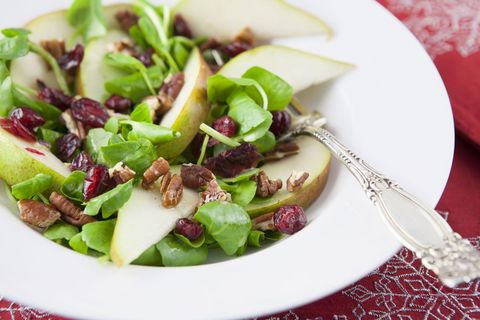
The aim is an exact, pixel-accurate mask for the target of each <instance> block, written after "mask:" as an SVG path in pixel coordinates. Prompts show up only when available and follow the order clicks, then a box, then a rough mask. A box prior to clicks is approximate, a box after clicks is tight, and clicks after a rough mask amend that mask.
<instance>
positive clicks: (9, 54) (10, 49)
mask: <svg viewBox="0 0 480 320" xmlns="http://www.w3.org/2000/svg"><path fill="white" fill-rule="evenodd" d="M12 30H14V29H7V30H2V33H3V35H4V36H5V37H4V38H2V39H0V60H3V61H8V60H15V59H18V58H20V57H23V56H26V55H27V54H28V53H29V52H30V45H29V41H28V34H24V33H15V32H10V31H12Z"/></svg>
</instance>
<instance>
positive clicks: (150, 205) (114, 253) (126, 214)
mask: <svg viewBox="0 0 480 320" xmlns="http://www.w3.org/2000/svg"><path fill="white" fill-rule="evenodd" d="M198 200H199V196H198V193H197V192H195V191H192V190H189V189H186V188H185V189H184V190H183V196H182V200H181V201H180V202H179V204H178V205H177V206H176V207H175V208H170V209H167V208H165V207H163V205H162V197H161V194H160V193H159V191H158V188H155V189H154V190H144V189H141V188H135V189H134V190H133V192H132V196H131V197H130V200H129V201H128V202H127V203H126V204H125V205H124V206H123V208H121V209H120V210H119V211H118V218H117V224H116V225H115V231H114V233H113V238H112V246H111V249H110V256H111V258H112V261H113V262H114V263H115V264H116V265H117V266H124V265H127V264H129V263H131V262H132V261H133V260H135V259H136V258H138V257H139V256H140V255H141V254H142V253H143V252H144V251H145V250H147V249H148V248H149V247H150V246H152V245H154V244H155V243H157V242H158V241H160V240H162V239H163V238H164V237H165V236H166V235H167V234H168V233H170V231H172V230H173V228H174V227H175V223H176V221H177V220H178V219H181V218H186V217H188V216H190V215H192V214H193V213H194V211H195V209H196V208H197V205H198Z"/></svg>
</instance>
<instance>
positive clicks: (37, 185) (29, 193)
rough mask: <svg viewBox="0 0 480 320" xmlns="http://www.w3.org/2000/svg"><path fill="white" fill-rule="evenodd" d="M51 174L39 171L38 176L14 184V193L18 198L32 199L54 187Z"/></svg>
mask: <svg viewBox="0 0 480 320" xmlns="http://www.w3.org/2000/svg"><path fill="white" fill-rule="evenodd" d="M52 184H53V178H52V176H51V175H48V174H44V173H39V174H37V175H36V176H34V177H32V178H30V179H28V180H25V181H23V182H20V183H17V184H15V185H13V186H12V194H13V196H14V197H15V198H17V199H18V200H22V199H31V198H33V197H34V196H36V195H37V194H40V193H42V192H44V191H46V190H48V189H50V188H51V187H52Z"/></svg>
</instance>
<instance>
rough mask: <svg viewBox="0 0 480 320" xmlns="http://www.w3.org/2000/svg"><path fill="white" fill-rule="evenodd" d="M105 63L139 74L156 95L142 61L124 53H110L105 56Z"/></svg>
mask: <svg viewBox="0 0 480 320" xmlns="http://www.w3.org/2000/svg"><path fill="white" fill-rule="evenodd" d="M105 61H106V62H107V64H109V65H111V66H113V67H116V68H119V69H122V70H124V71H127V72H131V73H133V72H139V73H140V74H141V76H142V78H143V81H145V84H146V85H147V88H148V90H149V91H150V93H151V94H152V95H155V90H154V89H153V85H152V82H151V81H150V78H149V77H148V73H147V67H145V65H144V64H143V63H142V62H141V61H140V60H138V59H137V58H134V57H132V56H129V55H127V54H123V53H109V54H107V55H106V56H105Z"/></svg>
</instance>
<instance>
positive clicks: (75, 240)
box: [68, 232, 88, 254]
mask: <svg viewBox="0 0 480 320" xmlns="http://www.w3.org/2000/svg"><path fill="white" fill-rule="evenodd" d="M68 245H69V246H70V247H71V248H72V249H73V250H75V251H77V252H80V253H82V254H87V253H88V246H87V244H86V243H85V241H83V239H82V233H81V232H79V233H77V234H76V235H74V236H73V237H72V238H71V239H70V241H69V242H68Z"/></svg>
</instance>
